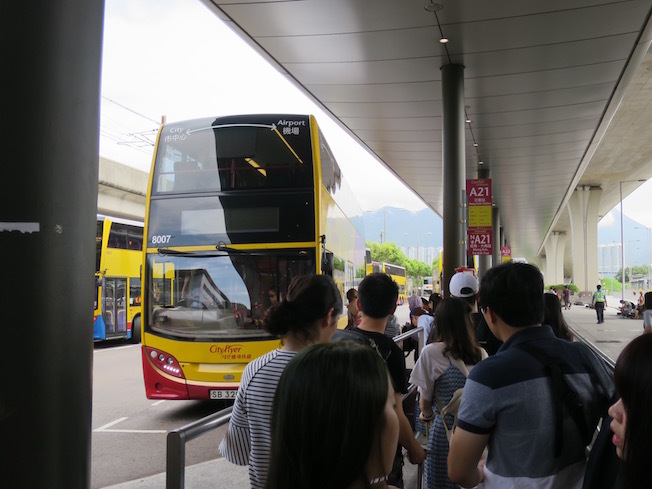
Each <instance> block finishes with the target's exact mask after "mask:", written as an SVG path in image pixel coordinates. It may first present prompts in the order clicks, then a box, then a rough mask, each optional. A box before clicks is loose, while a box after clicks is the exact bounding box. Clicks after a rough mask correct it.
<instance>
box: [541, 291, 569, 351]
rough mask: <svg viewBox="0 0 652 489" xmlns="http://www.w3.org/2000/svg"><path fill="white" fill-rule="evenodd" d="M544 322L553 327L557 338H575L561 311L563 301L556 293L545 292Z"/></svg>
mask: <svg viewBox="0 0 652 489" xmlns="http://www.w3.org/2000/svg"><path fill="white" fill-rule="evenodd" d="M543 306H544V310H543V324H547V325H548V326H550V327H551V328H552V331H553V332H554V333H555V336H556V337H557V338H561V339H562V340H568V341H572V340H573V335H572V334H571V332H570V329H569V328H568V324H567V323H566V320H565V319H564V315H563V314H562V313H561V302H560V300H559V297H557V295H556V294H543Z"/></svg>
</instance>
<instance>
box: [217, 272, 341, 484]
mask: <svg viewBox="0 0 652 489" xmlns="http://www.w3.org/2000/svg"><path fill="white" fill-rule="evenodd" d="M341 313H342V297H341V295H340V292H339V290H338V289H337V286H336V285H335V282H333V279H332V278H331V277H329V276H327V275H303V276H299V277H295V278H294V279H292V282H290V285H289V287H288V290H287V293H286V294H285V298H284V299H283V300H281V301H279V302H278V303H276V304H274V305H273V306H272V307H270V308H269V309H268V310H267V312H266V313H265V318H264V319H263V328H264V329H265V331H267V332H268V333H270V334H272V335H275V336H278V337H279V338H280V339H281V347H280V348H278V349H275V350H273V351H271V352H269V353H267V354H265V355H263V356H261V357H259V358H256V359H255V360H252V361H251V362H250V363H249V364H248V365H247V366H246V367H245V369H244V372H243V373H242V379H241V380H240V387H239V388H238V393H237V395H236V399H235V403H234V405H233V413H232V414H231V422H230V423H229V428H228V431H227V433H226V435H225V436H224V439H223V440H222V443H221V444H220V449H219V450H220V453H221V454H222V456H223V457H224V458H226V459H227V460H228V461H229V462H231V463H234V464H237V465H249V481H250V483H251V487H252V489H257V488H263V487H264V486H265V481H266V479H267V473H268V470H269V459H270V444H271V435H270V424H271V413H272V403H273V400H274V393H275V392H276V386H277V384H278V381H279V378H280V377H281V374H282V373H283V370H284V369H285V366H286V365H287V364H288V363H289V361H290V360H291V359H292V358H293V357H294V355H295V354H296V353H297V352H298V351H300V350H302V349H303V348H305V347H306V346H309V345H312V344H314V343H319V342H326V341H329V340H330V339H331V337H332V336H333V333H334V332H335V329H336V328H337V319H338V318H339V316H340V314H341Z"/></svg>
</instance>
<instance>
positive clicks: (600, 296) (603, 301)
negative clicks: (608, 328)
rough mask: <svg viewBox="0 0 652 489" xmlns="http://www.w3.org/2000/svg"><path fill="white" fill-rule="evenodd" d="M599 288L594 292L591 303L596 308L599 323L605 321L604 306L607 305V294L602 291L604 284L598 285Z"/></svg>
mask: <svg viewBox="0 0 652 489" xmlns="http://www.w3.org/2000/svg"><path fill="white" fill-rule="evenodd" d="M596 288H597V290H596V291H595V292H594V293H593V298H592V299H591V305H592V306H593V308H594V309H595V314H596V315H597V317H598V324H602V323H604V308H605V307H607V295H606V294H605V293H604V292H603V291H602V285H600V284H598V285H597V287H596Z"/></svg>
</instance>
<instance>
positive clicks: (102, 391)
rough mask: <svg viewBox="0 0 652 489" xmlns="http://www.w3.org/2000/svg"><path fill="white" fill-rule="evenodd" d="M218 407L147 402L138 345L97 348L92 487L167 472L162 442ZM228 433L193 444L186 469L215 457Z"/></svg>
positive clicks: (219, 404)
mask: <svg viewBox="0 0 652 489" xmlns="http://www.w3.org/2000/svg"><path fill="white" fill-rule="evenodd" d="M224 407H225V404H224V403H223V402H221V401H152V400H149V399H147V398H146V397H145V388H144V386H143V380H142V366H141V352H140V345H129V344H124V343H113V344H103V345H98V346H96V347H95V351H94V356H93V421H92V430H93V431H92V460H91V487H92V488H93V489H96V488H102V487H106V486H111V485H114V484H118V483H122V482H125V481H130V480H135V479H139V478H142V477H147V476H150V475H153V474H157V473H161V472H165V454H166V437H167V433H168V432H169V431H171V430H174V429H177V428H180V427H181V426H184V425H186V424H188V423H190V422H192V421H195V420H197V419H199V418H202V417H204V416H207V415H209V414H211V413H213V412H217V411H219V410H221V409H223V408H224ZM225 429H226V428H225V427H224V428H218V429H217V430H215V431H212V432H210V433H207V434H206V435H205V436H202V437H200V438H197V439H196V440H193V441H191V442H190V443H189V444H188V446H187V449H186V463H187V464H188V465H192V464H196V463H199V462H204V461H206V460H211V459H214V458H216V457H218V456H219V454H218V452H217V447H218V444H219V442H220V440H221V439H222V437H223V436H224V430H225Z"/></svg>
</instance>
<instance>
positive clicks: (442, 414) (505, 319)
mask: <svg viewBox="0 0 652 489" xmlns="http://www.w3.org/2000/svg"><path fill="white" fill-rule="evenodd" d="M448 290H449V296H448V297H446V298H442V297H441V295H439V294H432V295H431V296H430V297H429V298H428V301H427V303H426V304H424V303H422V302H421V301H420V300H415V299H414V297H415V296H412V297H410V298H409V301H408V304H409V306H410V323H409V324H407V325H406V327H405V328H404V330H405V329H410V328H415V327H422V328H423V329H424V331H427V333H428V334H427V336H426V338H427V341H426V343H427V344H426V345H425V347H424V348H423V349H422V350H421V352H420V354H419V355H418V359H416V362H415V365H414V368H413V369H412V371H411V373H410V371H409V370H407V368H406V361H405V358H406V356H405V355H407V353H404V350H405V351H408V350H406V349H405V344H404V345H403V347H401V346H399V345H397V344H396V343H395V342H394V341H393V340H392V337H393V336H395V334H397V332H398V327H397V326H396V324H395V323H396V318H395V316H394V312H395V309H396V302H397V298H398V287H397V285H396V283H395V282H394V281H393V280H392V279H391V277H389V276H388V275H386V274H382V273H373V274H370V275H368V276H366V277H365V278H364V279H363V280H362V281H361V283H360V285H359V286H358V288H357V290H356V289H350V290H349V291H347V294H346V298H347V301H348V304H347V306H346V309H344V307H343V303H342V299H341V295H340V292H339V290H338V288H337V286H336V284H335V283H334V281H333V280H332V279H331V278H330V277H328V276H323V275H317V276H302V277H296V278H295V279H294V280H293V281H292V282H291V284H290V286H289V288H288V290H287V293H286V294H285V296H284V297H283V298H282V299H281V300H280V301H278V302H277V303H276V304H274V305H272V306H271V307H270V308H269V310H268V311H267V313H266V315H265V318H264V321H263V327H264V328H265V329H266V330H267V331H268V332H269V333H271V334H275V335H278V336H279V337H280V338H281V339H282V346H281V347H280V348H279V349H276V350H274V351H272V352H270V353H268V354H266V355H263V356H262V357H260V358H258V359H256V360H254V361H252V362H251V363H250V364H249V365H248V366H247V367H246V369H245V371H244V373H243V376H242V380H241V383H240V388H239V390H238V393H237V397H236V400H235V403H234V407H233V414H232V418H231V422H230V424H229V427H228V431H227V433H226V435H225V437H224V439H223V440H222V442H221V444H220V453H221V454H222V455H223V456H224V457H225V458H226V459H227V460H228V461H230V462H232V463H236V464H239V465H249V477H250V483H251V487H252V488H269V489H276V488H307V487H310V488H342V489H347V488H385V487H388V488H402V487H403V476H402V467H403V464H404V460H403V453H404V451H405V453H406V454H407V458H408V460H409V462H410V463H412V464H421V463H424V467H425V483H426V487H427V488H428V489H457V488H458V487H462V488H467V487H468V488H470V487H479V488H485V489H493V488H501V489H517V488H518V489H522V488H525V489H529V488H547V489H557V488H558V489H562V488H563V489H620V488H622V489H629V488H634V487H651V488H652V471H649V470H648V469H647V467H646V466H645V459H646V458H647V455H648V454H649V453H652V451H651V450H650V449H652V446H651V445H652V421H648V419H649V418H650V417H649V416H648V415H647V408H648V407H649V406H651V405H652V404H651V403H652V355H650V353H651V352H652V334H644V335H642V336H640V337H638V338H636V339H635V340H633V341H632V342H631V343H630V344H629V345H627V347H626V348H625V349H624V350H623V352H622V354H621V355H620V357H619V358H618V361H617V364H616V369H615V373H614V376H613V378H612V376H611V375H610V374H609V372H608V371H607V369H606V368H605V366H604V364H603V363H602V361H601V360H599V359H598V358H597V357H596V356H595V354H594V353H593V352H592V351H591V350H590V349H589V348H588V347H587V346H585V345H584V344H583V343H581V342H574V341H573V337H572V335H571V333H570V331H569V328H568V325H567V324H566V322H565V321H564V317H563V314H562V303H561V301H560V299H559V297H558V296H557V295H554V294H547V293H544V284H543V276H542V274H541V273H540V271H539V270H538V269H537V268H536V267H535V266H533V265H530V264H525V263H517V262H507V263H503V264H501V265H498V266H496V267H493V268H491V269H490V270H488V271H487V272H485V274H484V275H483V277H482V278H481V281H480V282H479V283H478V281H477V280H476V279H475V277H474V276H473V275H472V274H469V273H458V274H455V275H454V276H453V277H452V278H451V281H450V283H449V288H448ZM648 294H649V297H648ZM648 294H645V297H644V300H643V302H644V307H643V313H644V315H645V316H644V317H645V321H646V323H645V324H644V327H645V328H646V330H645V331H646V332H649V331H652V293H648ZM598 296H600V294H598ZM601 299H602V297H598V300H599V301H601ZM594 300H595V298H594ZM564 303H565V304H564V307H565V308H567V301H564ZM424 306H425V307H424ZM343 310H344V311H346V314H347V321H346V323H347V326H346V330H345V331H342V330H338V329H337V324H338V318H339V316H340V314H342V312H343ZM600 319H601V318H599V321H600ZM388 327H389V328H390V331H389V332H388V331H387V329H388ZM408 376H409V382H410V383H412V384H414V385H416V386H417V388H418V392H419V401H418V409H416V410H415V411H416V413H417V414H416V416H418V418H419V421H420V422H421V423H425V424H427V426H428V430H427V433H428V439H427V446H426V447H425V448H424V446H422V445H421V443H420V442H419V441H418V440H417V438H415V434H414V430H413V426H412V424H411V423H410V420H409V419H408V416H407V415H406V413H405V412H404V410H403V403H402V395H403V394H404V393H405V392H407V389H408ZM607 412H608V414H607ZM601 419H604V423H603V425H602V426H603V429H602V430H601V431H600V435H599V437H598V439H596V440H595V442H594V443H595V447H596V449H595V450H592V451H591V459H589V460H588V465H587V456H586V447H587V446H588V445H589V444H590V443H591V441H592V439H591V438H592V435H593V433H594V432H595V428H596V427H597V426H598V423H599V422H600V420H601ZM415 421H417V420H413V423H415ZM597 447H600V449H598V448H597ZM607 461H608V462H607Z"/></svg>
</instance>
